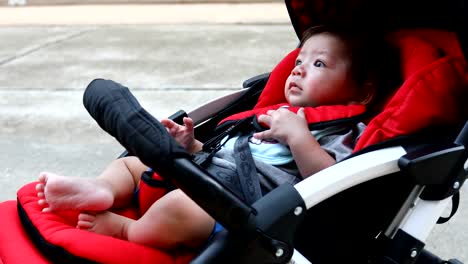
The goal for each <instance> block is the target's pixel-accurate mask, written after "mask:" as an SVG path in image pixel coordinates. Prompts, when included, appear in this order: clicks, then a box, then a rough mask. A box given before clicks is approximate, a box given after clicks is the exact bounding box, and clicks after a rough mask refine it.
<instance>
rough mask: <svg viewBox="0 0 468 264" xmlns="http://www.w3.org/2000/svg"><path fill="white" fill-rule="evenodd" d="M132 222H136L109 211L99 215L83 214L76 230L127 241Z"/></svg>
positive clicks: (79, 218)
mask: <svg viewBox="0 0 468 264" xmlns="http://www.w3.org/2000/svg"><path fill="white" fill-rule="evenodd" d="M132 222H135V220H133V219H130V218H127V217H125V216H122V215H118V214H115V213H111V212H109V211H105V212H102V213H98V214H91V213H81V214H80V215H79V216H78V224H77V225H76V228H79V229H84V230H88V231H91V232H94V233H97V234H101V235H107V236H113V237H116V238H120V239H124V240H127V238H128V236H127V230H128V226H129V225H130V224H131V223H132Z"/></svg>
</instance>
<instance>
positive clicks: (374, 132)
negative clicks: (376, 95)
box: [355, 57, 466, 151]
mask: <svg viewBox="0 0 468 264" xmlns="http://www.w3.org/2000/svg"><path fill="white" fill-rule="evenodd" d="M464 72H465V71H464V61H463V60H462V59H461V58H453V57H445V58H442V59H439V60H437V61H435V62H433V63H431V64H429V65H428V66H426V67H424V68H423V69H421V70H420V71H418V72H417V73H416V74H414V75H413V76H411V77H410V78H409V79H408V80H406V81H405V83H404V84H403V86H402V87H401V88H400V89H399V90H398V92H397V93H396V94H395V95H394V96H393V98H392V99H391V100H390V102H389V103H388V104H387V106H386V107H385V109H384V110H383V112H382V113H380V114H379V115H377V116H376V117H375V118H373V119H372V120H371V122H370V123H369V124H368V126H367V128H366V130H365V131H364V133H363V134H362V136H361V138H360V139H359V141H358V142H357V144H356V147H355V151H357V150H360V149H362V148H364V147H366V146H369V145H372V144H375V143H378V142H381V141H384V140H387V139H391V138H394V137H396V136H402V135H410V134H412V133H415V132H418V131H420V130H421V129H424V128H427V127H429V126H432V125H444V124H446V125H449V124H455V123H457V122H460V121H461V120H463V118H464V117H462V116H461V112H460V109H459V108H460V107H461V106H460V103H459V99H458V98H457V95H460V94H461V90H462V89H466V78H465V76H464ZM465 118H466V117H465Z"/></svg>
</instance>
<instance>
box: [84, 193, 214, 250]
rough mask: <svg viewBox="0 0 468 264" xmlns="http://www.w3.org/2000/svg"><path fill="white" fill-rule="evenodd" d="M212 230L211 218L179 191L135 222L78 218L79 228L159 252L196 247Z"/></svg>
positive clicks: (106, 215) (114, 217) (105, 217)
mask: <svg viewBox="0 0 468 264" xmlns="http://www.w3.org/2000/svg"><path fill="white" fill-rule="evenodd" d="M213 227H214V220H213V218H211V216H209V215H208V214H207V213H205V211H203V210H202V209H201V208H200V207H199V206H198V205H197V204H196V203H195V202H193V201H192V200H191V199H190V198H189V197H188V196H187V195H185V194H184V193H183V192H182V191H180V190H174V191H172V192H170V193H168V194H167V195H165V196H163V197H162V198H161V199H159V200H158V201H156V202H155V203H154V204H153V205H152V206H151V207H150V208H149V209H148V211H147V212H146V213H145V214H144V215H143V216H142V217H141V218H140V219H138V220H136V221H135V220H131V219H129V218H125V217H123V216H120V215H116V214H113V213H110V212H105V213H101V214H97V215H92V214H80V216H79V221H78V228H81V229H87V230H90V231H92V232H96V233H99V234H105V235H111V236H114V237H118V238H121V239H125V240H128V241H131V242H135V243H139V244H143V245H146V246H150V247H157V248H162V249H174V248H175V247H177V246H181V245H184V246H188V247H192V248H196V247H199V246H201V245H202V244H203V243H205V242H206V240H207V239H208V237H209V236H210V234H211V232H212V230H213Z"/></svg>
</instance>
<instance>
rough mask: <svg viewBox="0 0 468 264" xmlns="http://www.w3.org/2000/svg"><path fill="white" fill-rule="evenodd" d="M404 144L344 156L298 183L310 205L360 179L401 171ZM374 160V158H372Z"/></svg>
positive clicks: (367, 179)
mask: <svg viewBox="0 0 468 264" xmlns="http://www.w3.org/2000/svg"><path fill="white" fill-rule="evenodd" d="M405 154H406V151H405V150H404V149H403V147H392V148H387V149H381V150H377V151H373V152H369V153H365V154H362V155H359V156H356V157H354V158H351V159H347V160H344V161H342V162H340V163H338V164H335V165H334V166H332V167H329V168H327V169H325V170H322V171H320V172H318V173H316V174H314V175H312V176H309V177H308V178H307V179H305V180H303V181H301V182H299V183H298V184H296V185H295V188H296V189H297V191H298V192H299V194H300V195H301V196H302V198H303V199H304V201H305V204H306V206H307V208H311V207H313V206H314V205H316V204H318V203H320V202H321V201H324V200H326V199H327V198H329V197H331V196H333V195H334V194H337V193H339V192H341V191H343V190H346V189H349V188H351V187H353V186H355V185H358V184H360V183H363V182H366V181H369V180H372V179H375V178H378V177H381V176H384V175H387V174H390V173H394V172H398V171H399V170H400V168H399V167H398V160H399V159H400V158H401V156H403V155H405ZM369 161H372V162H369Z"/></svg>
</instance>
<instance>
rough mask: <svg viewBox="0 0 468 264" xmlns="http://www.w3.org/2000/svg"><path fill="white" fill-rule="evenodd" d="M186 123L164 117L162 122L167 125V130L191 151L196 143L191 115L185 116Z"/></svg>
mask: <svg viewBox="0 0 468 264" xmlns="http://www.w3.org/2000/svg"><path fill="white" fill-rule="evenodd" d="M183 122H184V125H183V126H182V125H179V124H177V123H176V122H174V121H172V120H171V119H163V120H161V123H162V124H163V125H164V126H165V127H166V129H167V132H169V134H171V136H172V137H173V138H174V139H175V140H176V141H177V142H178V143H179V144H180V145H182V146H183V147H184V148H185V149H186V150H188V151H190V149H191V148H192V146H193V144H194V143H195V135H194V129H193V120H192V119H191V118H190V117H184V119H183Z"/></svg>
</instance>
